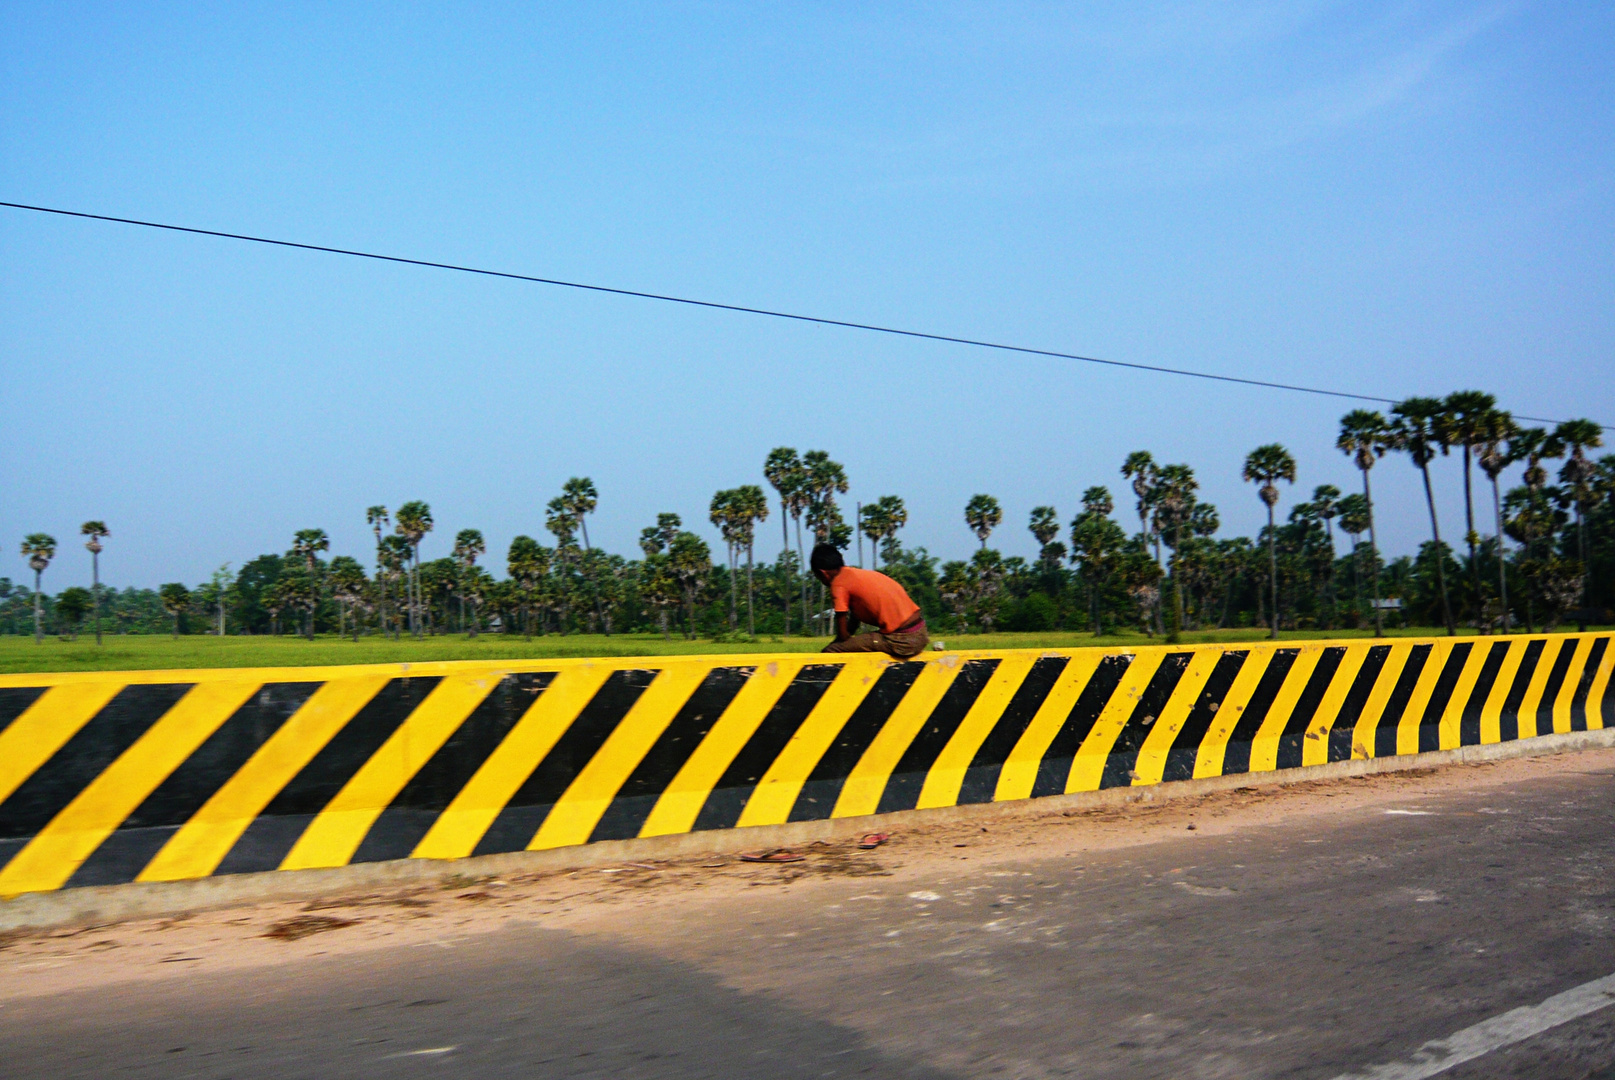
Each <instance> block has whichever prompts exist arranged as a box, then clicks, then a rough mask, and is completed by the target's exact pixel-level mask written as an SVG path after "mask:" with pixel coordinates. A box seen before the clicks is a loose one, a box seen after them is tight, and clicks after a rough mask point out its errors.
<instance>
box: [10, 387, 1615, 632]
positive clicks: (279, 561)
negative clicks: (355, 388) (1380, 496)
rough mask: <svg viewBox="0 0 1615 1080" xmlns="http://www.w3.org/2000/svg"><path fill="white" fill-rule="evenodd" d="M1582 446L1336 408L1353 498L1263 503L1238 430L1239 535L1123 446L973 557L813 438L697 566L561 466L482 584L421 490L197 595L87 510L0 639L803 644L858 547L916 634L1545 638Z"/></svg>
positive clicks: (471, 533)
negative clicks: (1435, 475)
mask: <svg viewBox="0 0 1615 1080" xmlns="http://www.w3.org/2000/svg"><path fill="white" fill-rule="evenodd" d="M1602 444H1603V443H1602V429H1601V428H1600V427H1599V426H1598V425H1597V424H1596V423H1593V422H1592V421H1589V420H1575V421H1569V422H1566V423H1563V424H1560V425H1558V426H1557V427H1556V428H1553V429H1551V430H1549V429H1545V428H1527V427H1521V426H1520V425H1518V424H1517V423H1515V421H1514V420H1513V418H1512V417H1511V416H1510V415H1509V414H1508V413H1507V412H1505V411H1503V410H1500V409H1498V408H1497V407H1496V402H1495V400H1494V399H1493V398H1492V397H1491V396H1490V395H1488V394H1484V393H1480V392H1475V391H1466V392H1461V393H1456V394H1452V395H1450V396H1448V397H1447V398H1446V399H1436V398H1410V399H1408V400H1406V401H1403V402H1400V403H1398V404H1397V405H1396V406H1395V407H1393V408H1392V409H1391V410H1390V411H1389V414H1388V415H1384V414H1381V413H1378V412H1374V411H1370V410H1361V409H1360V410H1354V411H1352V412H1350V413H1348V414H1347V415H1346V416H1344V417H1343V418H1342V419H1341V423H1340V428H1339V433H1338V437H1337V439H1336V443H1335V445H1336V448H1337V449H1339V450H1340V451H1341V452H1342V453H1343V454H1345V455H1346V457H1347V458H1348V459H1349V460H1350V462H1351V464H1352V466H1353V467H1355V468H1356V469H1357V470H1358V473H1359V476H1360V479H1361V484H1362V490H1361V492H1352V493H1350V494H1343V493H1342V492H1341V491H1340V489H1339V488H1337V487H1335V486H1334V485H1331V484H1319V485H1316V486H1315V487H1314V488H1313V490H1312V495H1311V497H1310V499H1306V500H1303V501H1295V502H1291V503H1290V504H1289V505H1288V506H1282V505H1281V504H1282V503H1283V502H1284V494H1285V492H1286V491H1287V490H1289V489H1290V488H1293V486H1294V485H1295V483H1296V482H1297V480H1298V477H1297V471H1296V465H1295V460H1294V458H1293V457H1292V456H1291V454H1290V453H1289V451H1288V450H1286V449H1285V448H1284V447H1282V446H1279V445H1277V444H1268V445H1265V446H1260V447H1257V448H1256V449H1254V450H1253V451H1252V452H1251V453H1250V454H1249V455H1248V457H1247V459H1246V461H1245V466H1244V470H1243V478H1244V479H1245V480H1247V481H1249V482H1250V483H1251V484H1253V485H1254V486H1255V492H1256V495H1257V497H1258V499H1259V500H1260V502H1261V503H1262V505H1263V506H1264V508H1265V510H1266V514H1267V524H1266V526H1265V527H1263V528H1262V529H1261V530H1260V532H1258V534H1257V535H1256V536H1255V537H1233V538H1221V539H1219V538H1217V536H1216V534H1217V533H1218V531H1219V529H1220V525H1221V518H1220V515H1219V513H1218V511H1217V508H1216V507H1215V506H1212V505H1211V504H1209V503H1206V502H1203V501H1201V500H1200V499H1199V498H1198V491H1199V483H1198V481H1197V480H1196V477H1195V474H1194V470H1193V469H1192V468H1190V467H1189V466H1188V465H1183V464H1162V463H1158V462H1156V461H1155V459H1154V457H1153V456H1152V455H1151V454H1150V453H1148V452H1147V451H1142V450H1140V451H1136V452H1134V453H1132V454H1129V455H1128V456H1127V457H1126V458H1125V460H1124V461H1123V462H1122V464H1121V468H1120V477H1121V479H1122V481H1123V482H1124V483H1125V485H1126V487H1125V488H1124V489H1123V490H1124V492H1125V493H1126V495H1130V496H1131V504H1132V505H1131V507H1130V508H1123V507H1119V506H1118V504H1117V501H1116V497H1115V496H1114V495H1113V494H1112V492H1111V490H1110V489H1109V488H1108V487H1105V486H1103V485H1095V486H1092V487H1089V488H1088V489H1087V490H1086V491H1084V492H1083V494H1082V497H1081V500H1080V503H1081V508H1080V509H1079V510H1077V511H1076V513H1075V514H1074V516H1073V517H1072V518H1071V519H1070V521H1069V523H1062V520H1061V515H1060V514H1059V512H1058V511H1057V510H1056V508H1055V507H1054V506H1052V505H1045V506H1038V507H1034V508H1033V509H1032V511H1031V513H1030V516H1029V519H1028V522H1027V529H1028V531H1029V532H1030V533H1031V534H1032V536H1033V538H1034V539H1035V541H1036V543H1037V546H1038V555H1037V557H1036V558H1034V559H1032V560H1027V559H1023V558H1021V557H1019V556H1009V557H1005V556H1004V555H1002V554H1001V553H1000V552H999V551H997V550H995V549H994V548H992V547H989V546H988V542H989V540H990V539H991V537H992V536H993V534H994V533H995V532H996V531H997V530H998V529H1000V528H1001V527H1002V526H1003V511H1002V509H1001V507H1000V505H999V503H998V500H997V499H995V498H994V497H993V496H991V495H987V494H977V495H975V496H973V497H971V498H970V499H969V500H968V502H967V503H966V505H965V507H964V513H963V521H964V524H965V526H966V527H967V528H968V529H969V530H970V531H971V533H972V535H973V536H974V537H975V538H976V540H977V543H978V547H977V550H976V551H975V552H974V553H973V554H972V555H971V557H970V558H969V559H965V560H956V561H948V562H943V561H941V560H939V559H938V558H936V557H934V556H932V555H930V554H929V553H928V552H927V551H926V550H925V548H923V547H918V548H913V549H910V548H906V547H904V545H903V543H902V541H901V539H900V538H899V534H900V533H901V531H902V530H903V528H904V527H905V526H906V525H907V524H908V511H907V509H906V508H905V506H904V503H903V500H902V499H901V498H900V497H898V496H896V495H886V496H882V497H881V498H879V499H877V500H875V501H874V502H871V503H869V504H855V505H854V506H853V508H852V514H851V520H850V521H849V520H848V514H847V509H848V508H847V507H845V506H844V505H843V504H842V502H841V501H840V499H839V498H838V496H844V495H845V494H846V492H847V491H848V489H849V483H848V479H847V474H846V470H845V469H844V468H843V467H842V465H841V464H840V463H838V462H836V461H833V460H832V459H831V458H830V456H829V454H827V453H826V452H824V451H822V450H810V451H808V452H806V453H803V454H798V453H797V451H796V450H794V449H792V448H789V447H779V448H777V449H775V450H773V451H771V452H770V453H769V455H768V456H767V459H766V460H765V461H764V463H763V468H762V479H763V480H764V482H765V484H766V485H767V487H768V488H769V489H771V491H770V490H765V488H764V486H763V485H759V484H744V485H740V486H738V487H734V488H729V489H726V490H723V491H719V492H717V493H716V494H714V496H713V497H712V500H711V503H710V504H709V506H708V508H707V520H708V521H709V523H710V524H712V525H713V526H714V527H715V528H716V529H717V531H718V534H719V536H720V538H721V539H722V541H723V545H724V550H723V553H722V555H723V558H722V561H721V562H718V563H715V562H714V559H713V555H714V553H713V551H712V550H711V548H710V547H709V545H708V544H707V542H706V541H705V540H704V539H703V538H702V537H701V536H699V535H697V534H696V533H694V532H692V531H689V530H687V529H686V528H685V527H684V521H683V519H682V518H681V516H680V515H679V514H676V513H671V512H666V513H661V514H658V515H657V517H656V520H655V522H654V523H653V524H649V525H646V526H645V528H644V529H643V531H642V532H641V533H640V537H639V548H640V550H639V553H638V557H635V558H628V557H625V556H623V555H619V554H613V553H610V552H606V551H604V550H602V549H600V548H596V547H593V546H592V545H591V543H590V541H589V531H588V518H589V515H590V514H592V513H593V512H594V511H595V508H596V506H597V504H598V502H599V493H598V492H597V491H596V489H595V485H594V483H593V482H592V481H591V480H589V479H588V478H587V477H575V478H573V479H571V480H568V481H567V482H566V484H565V485H563V487H562V489H561V492H560V494H558V495H557V496H556V497H555V498H554V499H552V500H550V502H549V503H548V505H547V506H546V508H545V518H544V531H545V532H547V533H548V534H549V535H548V539H549V540H550V543H548V544H545V543H541V542H540V541H539V540H537V539H535V538H534V537H532V536H528V535H522V536H518V537H516V538H515V539H514V540H513V541H511V544H510V547H509V549H508V550H507V552H506V553H505V559H504V563H505V566H504V570H505V573H504V576H503V577H496V576H495V575H494V574H493V573H492V572H490V570H489V568H488V566H487V565H486V564H487V562H488V550H487V544H486V542H485V541H484V538H483V535H482V533H481V532H480V531H478V530H477V529H470V528H467V529H461V530H460V531H459V532H458V533H456V534H455V536H454V540H453V544H452V547H451V549H450V553H449V554H448V555H446V556H442V557H440V558H436V559H426V560H423V559H422V557H421V547H422V544H423V542H425V541H426V540H427V538H428V537H429V536H430V535H431V534H432V533H433V531H434V529H435V524H436V523H435V522H434V520H433V517H432V511H431V507H430V506H428V505H427V504H426V503H424V502H419V501H414V502H407V503H404V504H403V505H401V506H399V507H397V509H396V510H389V509H388V508H387V507H385V506H380V505H377V506H372V507H370V508H368V510H367V511H366V513H365V520H366V522H367V524H368V525H369V526H370V528H371V531H372V533H373V535H374V537H375V550H374V552H373V553H372V555H371V556H370V557H369V558H368V559H367V560H366V561H364V562H361V561H360V560H359V559H357V558H354V557H352V556H349V555H337V556H335V557H329V553H330V547H331V544H330V539H329V537H328V535H327V534H326V532H325V530H323V529H318V528H312V529H303V530H299V531H298V532H296V533H295V534H294V535H293V536H292V538H291V544H290V546H289V547H288V548H287V550H286V551H285V552H283V553H280V554H265V555H260V556H258V557H257V558H255V559H252V560H250V561H248V562H246V563H245V564H243V565H242V566H241V568H240V569H239V571H236V572H232V571H231V570H230V568H229V567H228V566H225V567H221V568H220V569H219V570H218V571H217V572H215V573H214V574H213V575H212V577H211V578H210V579H209V580H208V581H207V582H205V583H203V584H201V585H198V586H196V587H194V588H193V587H188V586H186V585H184V584H181V583H177V582H176V583H169V584H166V585H163V586H162V587H161V588H159V589H157V590H150V589H123V590H121V591H118V590H112V589H103V588H102V587H101V585H100V577H99V555H100V552H101V551H102V550H103V546H102V543H101V541H103V540H105V539H107V538H109V537H110V535H111V533H110V531H109V530H108V529H107V527H106V525H105V524H104V523H103V522H100V521H92V522H86V523H85V524H84V526H83V528H82V530H81V532H82V534H83V535H84V536H86V537H88V540H87V541H86V544H85V546H86V548H87V549H88V550H89V551H90V553H91V558H92V563H93V567H94V587H93V588H92V589H84V588H81V587H74V588H69V589H64V590H62V591H61V592H60V593H58V594H56V595H54V596H51V595H48V594H46V593H45V592H44V591H43V588H42V579H43V575H44V573H45V571H46V569H47V568H48V567H49V566H50V564H51V562H52V560H54V559H55V558H56V556H57V544H56V541H55V540H54V539H53V538H52V537H50V536H48V535H45V534H43V533H34V534H31V535H30V536H28V537H27V538H26V539H25V540H24V542H23V544H22V555H23V557H24V559H25V560H27V562H28V566H29V568H30V569H31V570H32V572H33V575H34V587H33V588H32V589H30V588H28V587H26V586H24V585H20V584H14V583H13V582H12V581H11V580H10V579H8V578H0V633H8V634H24V633H32V634H34V635H36V637H42V636H43V635H44V634H45V633H54V634H59V635H62V636H64V637H70V636H76V635H77V634H79V633H81V632H86V631H91V630H93V631H94V632H97V633H99V632H102V631H105V632H110V633H162V632H166V633H171V634H176V635H177V634H183V633H215V634H271V635H288V634H300V635H303V636H305V637H310V638H312V637H313V636H315V635H316V634H339V635H346V636H351V637H354V638H358V637H359V636H361V635H377V634H380V635H389V636H393V637H398V636H401V635H405V634H409V635H414V636H423V635H432V634H445V633H462V634H468V635H476V634H481V633H499V634H519V635H522V636H523V637H532V636H535V635H545V634H570V633H603V634H613V633H622V632H647V631H650V632H659V633H661V634H663V635H664V636H672V635H673V634H675V633H677V634H680V635H683V636H686V637H716V638H731V639H741V638H752V637H756V636H759V635H767V636H780V635H787V634H813V635H822V634H824V633H827V632H828V626H827V622H826V620H825V603H826V597H825V595H824V590H823V588H822V587H821V586H820V585H819V584H818V583H817V582H816V581H814V580H813V579H812V578H811V577H810V576H809V575H806V574H804V573H803V572H802V568H803V566H804V565H805V564H806V560H807V555H808V551H809V548H810V547H811V546H812V545H813V544H816V543H830V544H834V545H835V546H836V547H838V548H841V549H843V550H847V551H850V550H851V549H852V548H853V546H854V545H856V546H857V561H858V563H860V564H862V563H863V561H864V548H865V544H866V543H867V547H868V559H869V564H870V565H871V566H874V567H876V568H878V569H881V570H883V571H884V572H886V573H888V574H890V575H892V576H893V577H894V578H896V579H897V580H898V581H900V582H902V584H903V585H904V587H905V588H907V589H908V591H909V593H910V595H911V596H913V597H914V599H915V601H916V602H918V603H919V604H920V606H921V607H922V608H923V609H924V611H925V615H926V619H927V621H928V622H929V623H930V624H931V626H932V629H933V633H934V634H935V633H954V634H957V633H969V632H990V631H993V630H1056V629H1064V630H1089V631H1092V632H1093V633H1095V634H1104V633H1108V632H1112V631H1115V630H1119V629H1136V630H1139V631H1142V632H1144V633H1146V634H1149V635H1152V636H1154V635H1159V636H1161V637H1163V638H1165V639H1167V640H1173V639H1175V638H1176V636H1177V635H1178V634H1179V633H1181V632H1182V631H1184V630H1194V629H1203V628H1212V627H1241V626H1242V627H1263V628H1266V629H1267V630H1268V631H1269V632H1270V633H1274V634H1276V633H1277V632H1278V630H1280V629H1306V630H1319V631H1328V630H1333V629H1339V628H1343V627H1352V628H1370V627H1372V628H1375V629H1382V628H1383V626H1384V625H1386V623H1387V621H1389V623H1390V624H1392V625H1397V626H1430V627H1441V628H1443V629H1444V630H1446V631H1447V632H1449V633H1456V632H1457V628H1458V627H1459V626H1467V627H1472V628H1476V629H1478V630H1480V631H1481V632H1509V631H1512V630H1517V629H1526V630H1537V629H1552V628H1554V627H1557V626H1558V625H1560V624H1561V623H1562V622H1564V621H1565V620H1566V619H1567V618H1574V619H1576V620H1578V621H1581V622H1587V621H1596V622H1609V621H1611V618H1612V612H1611V608H1612V607H1615V455H1606V456H1604V457H1602V458H1599V459H1597V460H1594V459H1593V458H1592V457H1590V456H1589V451H1592V450H1595V449H1598V448H1599V447H1601V446H1602ZM1454 452H1456V453H1457V454H1458V455H1460V456H1461V459H1462V464H1463V473H1462V475H1463V485H1464V515H1465V516H1464V522H1463V528H1462V529H1461V530H1460V531H1461V536H1460V543H1459V544H1458V545H1454V544H1452V543H1450V542H1448V541H1447V540H1444V539H1443V538H1442V533H1441V524H1440V522H1439V520H1438V515H1437V513H1436V501H1435V493H1434V488H1433V486H1432V480H1431V475H1430V464H1431V462H1432V461H1433V460H1434V459H1435V458H1436V457H1437V456H1439V455H1444V454H1451V453H1454ZM1388 455H1399V456H1402V457H1404V458H1405V459H1406V461H1407V462H1408V463H1409V464H1411V465H1412V466H1413V467H1415V468H1417V469H1418V470H1419V472H1420V475H1421V480H1422V483H1423V489H1424V495H1425V507H1426V511H1427V514H1428V517H1429V522H1430V539H1429V540H1427V541H1424V542H1423V543H1422V544H1421V545H1420V548H1419V551H1418V553H1417V554H1415V555H1413V556H1401V557H1399V558H1395V559H1390V560H1386V559H1385V558H1384V557H1383V555H1382V553H1381V552H1380V550H1379V545H1378V543H1377V540H1376V534H1377V529H1376V526H1375V504H1374V501H1373V482H1372V478H1373V470H1374V468H1375V466H1376V465H1377V464H1378V463H1379V462H1380V461H1381V460H1383V459H1385V458H1386V457H1387V456H1388ZM1554 463H1557V468H1556V469H1554V468H1551V466H1552V465H1553V464H1554ZM1514 465H1522V466H1524V468H1523V471H1522V474H1521V476H1520V481H1521V482H1520V483H1519V484H1518V485H1515V486H1512V487H1509V488H1508V489H1507V490H1506V491H1505V490H1504V489H1503V486H1502V482H1501V478H1502V475H1503V473H1504V472H1505V471H1506V470H1508V469H1509V468H1510V467H1511V466H1514ZM1477 469H1478V470H1479V472H1480V474H1481V475H1482V476H1483V477H1484V478H1485V480H1486V481H1487V484H1488V485H1489V495H1490V498H1489V499H1487V498H1486V497H1485V495H1482V496H1481V497H1480V500H1479V501H1480V502H1481V503H1482V507H1481V511H1480V513H1479V514H1477V512H1476V502H1477V497H1476V492H1475V487H1476V486H1477V485H1476V483H1475V480H1476V477H1475V475H1474V474H1475V471H1476V470H1477ZM1555 481H1557V482H1555ZM1280 484H1283V485H1286V487H1285V488H1282V489H1281V488H1280V486H1279V485H1280ZM1488 501H1489V502H1490V504H1491V505H1490V507H1489V509H1490V511H1491V513H1490V515H1488V514H1487V513H1486V510H1487V509H1488V508H1487V507H1485V505H1484V504H1485V503H1486V502H1488ZM770 516H775V517H776V518H777V520H778V521H779V524H780V533H779V536H780V541H781V547H780V549H779V551H778V552H777V553H775V554H774V556H773V558H772V560H769V559H767V558H763V557H760V553H759V551H758V546H759V544H761V543H764V541H763V527H764V525H765V524H766V523H767V521H768V519H769V518H770ZM1488 516H1489V517H1490V521H1488V520H1487V518H1488ZM1124 522H1125V524H1124ZM1135 526H1136V527H1135ZM1337 534H1338V535H1337Z"/></svg>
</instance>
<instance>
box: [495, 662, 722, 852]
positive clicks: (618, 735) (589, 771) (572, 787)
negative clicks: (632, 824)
mask: <svg viewBox="0 0 1615 1080" xmlns="http://www.w3.org/2000/svg"><path fill="white" fill-rule="evenodd" d="M714 666H715V665H711V664H669V665H668V666H667V667H666V668H663V669H662V671H661V673H660V674H658V675H657V676H656V679H655V680H654V681H653V682H652V683H651V684H650V685H649V686H647V687H646V688H645V690H644V692H643V693H641V694H640V695H639V700H637V701H635V702H634V705H633V708H631V709H629V710H628V712H627V714H626V715H625V716H623V718H622V722H621V723H619V724H618V725H617V728H616V730H615V731H613V732H612V733H611V735H610V737H609V738H607V739H606V741H605V743H604V744H602V745H601V747H600V749H599V751H598V752H597V753H596V754H595V755H594V757H592V758H590V759H589V763H588V764H587V765H585V766H584V767H583V768H582V769H580V770H579V771H578V775H577V777H576V778H575V779H574V780H573V781H572V783H570V784H568V785H567V788H566V790H565V791H564V792H562V793H561V797H560V798H559V799H557V800H556V802H555V807H554V809H552V810H551V811H550V813H549V816H548V817H546V818H545V819H544V824H543V825H541V826H539V829H538V832H537V834H535V835H534V837H533V839H532V842H531V843H529V844H528V845H527V847H528V850H530V851H538V850H541V849H544V848H554V847H565V846H567V845H569V844H586V843H588V842H589V834H590V833H592V832H593V831H594V827H595V826H596V825H598V824H599V823H600V815H602V814H604V813H605V812H606V807H608V806H610V805H611V800H612V799H613V798H615V797H616V795H617V792H618V791H619V790H621V788H622V785H623V783H624V782H625V781H626V780H627V779H628V777H629V775H630V774H631V773H632V772H633V771H634V769H635V768H637V767H638V765H639V763H640V762H641V761H643V760H644V759H645V755H646V754H647V753H649V752H650V748H651V747H652V746H654V745H655V744H656V740H657V739H658V738H660V737H661V734H662V732H664V731H666V730H667V725H668V724H670V723H672V721H673V717H674V716H675V715H677V713H678V711H679V709H681V708H682V707H683V706H684V703H685V702H686V701H689V700H690V695H691V694H693V693H695V691H696V688H697V687H699V686H700V685H701V680H702V679H704V678H706V675H707V673H708V672H709V671H711V670H712V669H713V667H714Z"/></svg>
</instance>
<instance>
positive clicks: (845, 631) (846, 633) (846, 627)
mask: <svg viewBox="0 0 1615 1080" xmlns="http://www.w3.org/2000/svg"><path fill="white" fill-rule="evenodd" d="M857 632H858V618H857V616H855V615H853V613H852V612H850V611H838V612H836V640H837V641H846V640H847V639H848V638H850V637H852V635H854V634H856V633H857Z"/></svg>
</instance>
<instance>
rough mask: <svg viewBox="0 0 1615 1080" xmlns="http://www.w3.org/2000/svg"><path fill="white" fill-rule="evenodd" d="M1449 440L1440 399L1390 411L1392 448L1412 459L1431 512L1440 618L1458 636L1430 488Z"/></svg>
mask: <svg viewBox="0 0 1615 1080" xmlns="http://www.w3.org/2000/svg"><path fill="white" fill-rule="evenodd" d="M1450 437H1451V430H1450V425H1449V424H1448V422H1447V419H1446V406H1445V405H1444V404H1442V402H1441V400H1440V399H1438V398H1430V397H1410V398H1407V399H1406V400H1403V401H1399V402H1397V403H1396V405H1395V406H1393V407H1392V409H1391V447H1392V448H1393V449H1396V450H1400V451H1402V452H1403V453H1405V454H1406V455H1407V456H1408V457H1409V458H1411V459H1412V461H1413V464H1414V465H1416V466H1418V468H1419V475H1420V476H1422V477H1423V478H1424V504H1425V507H1426V508H1427V509H1428V510H1429V511H1430V538H1431V539H1432V540H1433V541H1435V552H1434V554H1435V562H1436V584H1437V585H1439V586H1440V588H1441V618H1442V621H1443V622H1445V623H1446V626H1447V636H1448V637H1457V636H1458V626H1457V624H1456V623H1454V622H1453V618H1452V603H1451V601H1450V600H1449V599H1448V598H1447V567H1446V563H1447V559H1446V555H1445V554H1444V553H1443V552H1442V550H1441V524H1440V522H1439V521H1437V520H1436V496H1435V489H1434V488H1432V487H1431V486H1430V462H1431V461H1432V460H1434V459H1435V456H1436V454H1437V453H1438V452H1439V453H1442V454H1445V453H1446V452H1447V447H1448V446H1449V445H1450V443H1449V441H1448V440H1449V439H1450Z"/></svg>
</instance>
